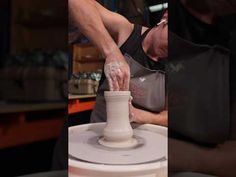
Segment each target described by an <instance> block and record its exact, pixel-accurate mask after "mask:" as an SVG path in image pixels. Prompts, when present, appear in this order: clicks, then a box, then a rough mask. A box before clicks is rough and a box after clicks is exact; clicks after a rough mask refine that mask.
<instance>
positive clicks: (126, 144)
mask: <svg viewBox="0 0 236 177" xmlns="http://www.w3.org/2000/svg"><path fill="white" fill-rule="evenodd" d="M98 143H99V144H101V145H103V146H105V147H109V148H133V147H135V146H137V145H138V140H137V139H136V138H130V139H129V140H126V141H107V140H106V139H105V138H104V137H101V138H100V139H99V140H98Z"/></svg>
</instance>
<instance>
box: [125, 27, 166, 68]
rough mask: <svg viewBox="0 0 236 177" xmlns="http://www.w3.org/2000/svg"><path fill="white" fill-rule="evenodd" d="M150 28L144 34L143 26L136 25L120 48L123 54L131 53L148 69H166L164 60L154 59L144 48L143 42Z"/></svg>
mask: <svg viewBox="0 0 236 177" xmlns="http://www.w3.org/2000/svg"><path fill="white" fill-rule="evenodd" d="M150 30H151V29H148V30H146V31H145V32H144V33H143V34H142V26H140V25H134V29H133V31H132V33H131V34H130V36H129V37H128V39H127V40H126V41H125V42H124V44H123V45H122V46H121V47H120V50H121V52H122V54H125V53H127V54H129V55H130V56H131V57H132V58H133V59H134V60H136V61H137V62H138V63H140V64H141V65H142V66H144V67H146V68H148V69H152V70H162V71H164V70H165V64H164V60H160V61H158V62H157V61H154V60H152V59H151V58H149V57H148V56H147V55H146V53H145V52H144V50H143V47H142V42H143V40H144V38H145V37H146V35H147V34H148V32H149V31H150Z"/></svg>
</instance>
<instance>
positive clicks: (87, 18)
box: [69, 0, 119, 57]
mask: <svg viewBox="0 0 236 177" xmlns="http://www.w3.org/2000/svg"><path fill="white" fill-rule="evenodd" d="M69 12H70V16H71V17H72V20H73V23H74V24H73V25H76V26H78V27H79V28H80V31H81V32H82V33H83V34H84V35H85V36H86V37H88V38H89V39H90V40H91V41H92V43H93V44H94V45H95V46H96V47H97V48H98V49H99V51H100V52H101V53H102V55H103V56H104V57H107V56H109V55H111V54H114V53H116V52H118V51H119V49H118V47H117V45H116V43H115V42H114V40H113V39H112V37H111V36H110V34H109V33H108V31H107V29H106V27H105V26H104V24H103V21H102V18H101V15H100V13H99V11H98V9H97V7H96V2H95V1H94V0H69Z"/></svg>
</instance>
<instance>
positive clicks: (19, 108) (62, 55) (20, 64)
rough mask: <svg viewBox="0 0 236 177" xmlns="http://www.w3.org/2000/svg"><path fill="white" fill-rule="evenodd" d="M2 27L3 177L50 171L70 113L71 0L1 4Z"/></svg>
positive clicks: (0, 118)
mask: <svg viewBox="0 0 236 177" xmlns="http://www.w3.org/2000/svg"><path fill="white" fill-rule="evenodd" d="M0 24H1V27H0V164H1V172H0V176H4V177H8V176H18V175H25V174H31V173H37V172H41V171H49V170H50V169H51V168H52V159H53V154H54V149H55V145H56V143H57V139H58V137H59V135H60V133H61V131H62V127H63V124H64V122H65V118H66V114H67V103H66V101H67V80H68V79H67V77H68V74H67V73H68V50H67V48H68V47H67V46H68V45H67V0H50V1H48V0H33V1H32V0H1V1H0Z"/></svg>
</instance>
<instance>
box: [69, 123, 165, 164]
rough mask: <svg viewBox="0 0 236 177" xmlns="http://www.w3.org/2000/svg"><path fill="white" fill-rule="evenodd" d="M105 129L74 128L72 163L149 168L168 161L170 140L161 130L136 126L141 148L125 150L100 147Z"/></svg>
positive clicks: (101, 126) (93, 126)
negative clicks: (150, 165) (168, 140)
mask: <svg viewBox="0 0 236 177" xmlns="http://www.w3.org/2000/svg"><path fill="white" fill-rule="evenodd" d="M104 127H105V123H97V124H89V125H88V124H87V125H80V126H75V127H71V128H70V130H69V159H71V160H74V161H81V162H88V163H91V164H105V165H137V164H148V163H155V162H159V161H165V160H166V159H167V136H166V135H164V134H163V132H162V131H163V130H162V127H159V126H155V125H142V126H138V125H133V130H134V138H135V139H136V140H137V141H138V144H137V145H135V146H134V147H131V148H124V149H120V148H109V147H105V146H102V145H100V144H99V143H98V140H99V138H101V136H102V132H103V129H104ZM157 127H159V129H157Z"/></svg>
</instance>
